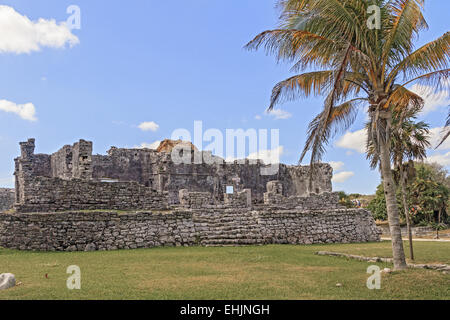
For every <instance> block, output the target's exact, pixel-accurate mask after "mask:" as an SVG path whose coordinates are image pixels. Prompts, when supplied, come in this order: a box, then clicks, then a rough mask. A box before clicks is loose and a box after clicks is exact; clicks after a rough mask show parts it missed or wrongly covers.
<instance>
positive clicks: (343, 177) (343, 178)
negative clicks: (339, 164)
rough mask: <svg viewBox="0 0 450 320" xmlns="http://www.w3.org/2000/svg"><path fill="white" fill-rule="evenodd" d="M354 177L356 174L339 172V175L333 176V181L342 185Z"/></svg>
mask: <svg viewBox="0 0 450 320" xmlns="http://www.w3.org/2000/svg"><path fill="white" fill-rule="evenodd" d="M354 175H355V173H354V172H351V171H342V172H339V173H336V174H335V175H333V179H332V180H331V181H332V182H335V183H342V182H345V181H347V180H348V179H350V178H351V177H353V176H354Z"/></svg>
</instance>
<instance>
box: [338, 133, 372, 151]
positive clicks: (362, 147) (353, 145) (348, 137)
mask: <svg viewBox="0 0 450 320" xmlns="http://www.w3.org/2000/svg"><path fill="white" fill-rule="evenodd" d="M366 145H367V130H366V129H362V130H358V131H355V132H350V131H348V132H347V133H345V134H344V135H343V136H342V137H341V138H340V139H339V140H338V141H337V142H336V146H338V147H339V148H344V149H350V150H354V151H357V152H358V153H365V152H366Z"/></svg>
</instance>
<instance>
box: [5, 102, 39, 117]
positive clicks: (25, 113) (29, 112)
mask: <svg viewBox="0 0 450 320" xmlns="http://www.w3.org/2000/svg"><path fill="white" fill-rule="evenodd" d="M0 111H5V112H11V113H15V114H17V115H18V116H19V117H21V118H22V119H24V120H28V121H37V118H36V108H35V107H34V105H33V104H32V103H25V104H16V103H14V102H11V101H8V100H0Z"/></svg>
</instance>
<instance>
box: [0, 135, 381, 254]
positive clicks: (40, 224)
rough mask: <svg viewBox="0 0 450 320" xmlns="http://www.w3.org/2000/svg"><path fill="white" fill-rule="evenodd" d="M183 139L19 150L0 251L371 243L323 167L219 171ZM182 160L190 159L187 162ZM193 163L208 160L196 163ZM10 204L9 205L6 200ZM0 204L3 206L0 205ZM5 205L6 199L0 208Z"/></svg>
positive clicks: (372, 237) (245, 165) (364, 217)
mask: <svg viewBox="0 0 450 320" xmlns="http://www.w3.org/2000/svg"><path fill="white" fill-rule="evenodd" d="M183 144H184V147H185V143H183V142H182V141H172V140H165V141H163V142H162V143H161V145H160V147H159V148H158V149H157V150H153V149H145V148H144V149H119V148H116V147H112V148H111V149H110V150H109V151H108V152H107V155H94V154H92V142H90V141H85V140H80V141H79V142H76V143H75V144H73V145H66V146H64V147H63V148H61V149H60V150H58V151H57V152H55V153H53V154H51V155H49V154H36V153H35V140H34V139H29V140H28V141H26V142H21V143H20V156H19V157H18V158H16V159H15V172H14V175H15V190H14V191H11V190H6V189H1V190H0V211H2V210H3V211H5V210H7V209H10V207H11V205H12V210H9V211H7V212H6V213H3V214H0V246H3V247H9V248H17V249H23V250H68V251H72V250H112V249H128V248H143V247H154V246H164V245H242V244H267V243H293V244H297V243H332V242H363V241H378V240H379V231H378V229H377V228H376V226H375V222H374V220H373V218H372V216H371V214H370V212H368V211H366V210H363V209H346V208H344V207H341V206H340V205H339V196H338V194H337V193H333V192H332V184H331V178H332V174H333V172H332V168H331V166H330V165H328V164H318V165H317V168H316V169H315V170H317V171H316V172H315V173H314V175H313V177H314V179H313V181H310V180H309V179H310V168H309V167H308V166H289V165H284V164H280V165H279V170H277V172H276V173H275V174H272V175H263V174H261V172H263V170H264V169H265V168H267V167H268V165H266V164H264V163H263V162H262V161H259V160H258V161H251V160H248V159H246V160H243V161H234V162H232V163H228V162H225V161H223V159H221V158H218V157H215V156H213V155H212V154H211V152H205V151H198V150H197V149H196V148H195V146H193V145H192V144H190V143H189V146H190V147H191V148H190V150H188V152H190V153H191V154H190V156H191V160H192V161H191V162H190V163H189V164H185V163H181V164H179V163H176V162H174V161H173V160H172V152H173V151H174V149H175V151H176V152H186V149H182V148H180V150H178V149H177V146H182V145H183ZM188 156H189V154H188ZM195 159H210V160H211V159H213V160H214V161H201V162H200V163H196V162H195ZM13 197H14V204H12V202H13V201H12V199H13ZM2 199H3V200H2ZM5 199H6V200H5Z"/></svg>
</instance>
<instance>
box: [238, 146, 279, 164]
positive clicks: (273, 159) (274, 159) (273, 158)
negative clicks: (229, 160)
mask: <svg viewBox="0 0 450 320" xmlns="http://www.w3.org/2000/svg"><path fill="white" fill-rule="evenodd" d="M283 153H284V147H283V146H279V147H278V148H275V149H272V150H260V151H258V152H254V153H251V154H250V155H249V156H248V157H247V159H251V160H257V159H259V160H262V161H264V163H265V164H277V163H280V159H281V156H282V155H283Z"/></svg>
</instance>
